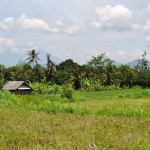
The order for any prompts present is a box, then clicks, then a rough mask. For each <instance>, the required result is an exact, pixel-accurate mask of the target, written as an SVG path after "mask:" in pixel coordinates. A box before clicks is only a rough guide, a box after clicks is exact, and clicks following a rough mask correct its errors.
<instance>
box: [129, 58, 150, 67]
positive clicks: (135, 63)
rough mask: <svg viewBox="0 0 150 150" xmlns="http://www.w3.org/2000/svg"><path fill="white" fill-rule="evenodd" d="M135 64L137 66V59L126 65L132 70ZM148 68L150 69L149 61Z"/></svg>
mask: <svg viewBox="0 0 150 150" xmlns="http://www.w3.org/2000/svg"><path fill="white" fill-rule="evenodd" d="M137 64H138V59H136V60H133V61H131V62H128V63H127V65H129V66H130V67H132V68H133V67H134V66H136V65H137ZM148 67H149V68H150V61H148Z"/></svg>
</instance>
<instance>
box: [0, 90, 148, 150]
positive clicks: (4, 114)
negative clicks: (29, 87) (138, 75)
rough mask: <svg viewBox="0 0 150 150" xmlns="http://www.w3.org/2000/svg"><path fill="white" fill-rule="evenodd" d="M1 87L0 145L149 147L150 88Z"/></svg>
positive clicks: (35, 149) (29, 148)
mask: <svg viewBox="0 0 150 150" xmlns="http://www.w3.org/2000/svg"><path fill="white" fill-rule="evenodd" d="M73 99H74V102H68V100H67V99H65V98H61V96H60V95H59V94H51V95H32V96H15V95H11V94H9V93H6V92H0V127H1V128H0V149H1V150H5V149H6V150H7V149H10V150H11V149H17V150H18V149H25V150H26V149H27V150H43V149H44V150H49V149H50V150H51V149H52V150H53V149H62V150H63V149H64V150H67V149H68V150H70V149H71V150H72V149H73V150H74V149H79V150H82V149H83V150H84V149H85V150H86V149H93V150H97V149H98V150H99V149H114V150H116V149H118V150H120V149H129V150H130V149H135V150H149V149H150V90H149V89H125V90H114V91H101V92H83V91H76V92H74V94H73Z"/></svg>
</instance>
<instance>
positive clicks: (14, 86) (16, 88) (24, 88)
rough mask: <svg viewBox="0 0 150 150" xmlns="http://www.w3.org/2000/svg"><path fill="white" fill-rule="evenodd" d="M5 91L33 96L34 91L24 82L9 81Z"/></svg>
mask: <svg viewBox="0 0 150 150" xmlns="http://www.w3.org/2000/svg"><path fill="white" fill-rule="evenodd" d="M3 90H7V91H10V92H13V93H15V94H21V95H24V94H31V92H32V91H33V89H32V88H31V87H29V86H28V85H27V84H25V82H24V81H9V82H8V83H7V84H5V85H4V87H3Z"/></svg>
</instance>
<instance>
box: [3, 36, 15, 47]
mask: <svg viewBox="0 0 150 150" xmlns="http://www.w3.org/2000/svg"><path fill="white" fill-rule="evenodd" d="M14 45H15V42H14V41H13V40H12V39H8V38H3V37H0V46H9V47H12V46H14Z"/></svg>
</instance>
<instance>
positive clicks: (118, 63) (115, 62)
mask: <svg viewBox="0 0 150 150" xmlns="http://www.w3.org/2000/svg"><path fill="white" fill-rule="evenodd" d="M113 65H115V66H117V67H119V66H121V65H122V63H120V62H118V61H115V60H113Z"/></svg>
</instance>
